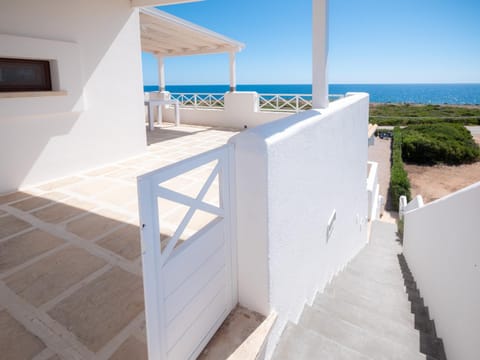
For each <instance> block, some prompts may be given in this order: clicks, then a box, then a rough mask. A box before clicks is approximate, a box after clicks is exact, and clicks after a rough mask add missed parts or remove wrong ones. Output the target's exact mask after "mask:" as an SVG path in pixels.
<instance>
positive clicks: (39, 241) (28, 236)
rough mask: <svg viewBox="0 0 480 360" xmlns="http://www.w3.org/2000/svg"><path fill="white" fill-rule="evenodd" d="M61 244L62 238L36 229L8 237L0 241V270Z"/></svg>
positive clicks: (9, 267) (62, 242)
mask: <svg viewBox="0 0 480 360" xmlns="http://www.w3.org/2000/svg"><path fill="white" fill-rule="evenodd" d="M62 244H64V241H63V240H62V239H60V238H57V237H55V236H53V235H51V234H49V233H47V232H44V231H42V230H38V229H35V230H32V231H29V232H27V233H24V234H22V235H18V236H15V237H13V238H11V239H8V240H7V241H4V242H2V243H0V272H3V271H5V270H8V269H11V268H12V267H15V266H17V265H20V264H23V263H24V262H25V261H28V260H30V259H32V258H33V257H35V256H38V255H40V254H43V253H44V252H46V251H48V250H51V249H53V248H55V247H57V246H59V245H62Z"/></svg>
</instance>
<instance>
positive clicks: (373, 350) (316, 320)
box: [299, 306, 426, 360]
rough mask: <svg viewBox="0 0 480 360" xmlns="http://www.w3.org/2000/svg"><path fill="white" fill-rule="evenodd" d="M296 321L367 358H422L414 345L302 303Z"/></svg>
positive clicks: (423, 358)
mask: <svg viewBox="0 0 480 360" xmlns="http://www.w3.org/2000/svg"><path fill="white" fill-rule="evenodd" d="M299 324H300V325H301V326H303V327H305V328H307V329H310V330H312V331H315V332H317V333H319V334H321V335H323V336H325V337H327V338H329V339H331V340H333V341H335V342H340V343H341V344H342V345H344V346H346V347H348V348H351V349H352V350H355V351H357V352H359V353H361V354H363V355H365V356H367V357H369V358H371V359H378V360H380V359H385V360H387V359H388V360H395V359H398V360H403V359H411V360H415V359H419V360H420V359H422V360H425V359H426V357H425V356H424V355H423V354H420V352H419V349H418V346H417V347H414V348H408V347H406V346H404V345H402V344H399V343H397V342H393V341H390V340H387V339H385V338H381V337H379V336H376V335H375V334H372V333H371V332H368V331H367V330H365V329H363V328H360V327H357V326H355V325H353V324H351V323H349V322H346V321H343V320H342V319H340V318H338V317H336V316H334V315H332V314H331V313H329V312H327V311H325V310H321V309H318V308H317V309H312V308H311V307H308V306H307V307H305V309H304V311H303V314H302V317H301V318H300V322H299Z"/></svg>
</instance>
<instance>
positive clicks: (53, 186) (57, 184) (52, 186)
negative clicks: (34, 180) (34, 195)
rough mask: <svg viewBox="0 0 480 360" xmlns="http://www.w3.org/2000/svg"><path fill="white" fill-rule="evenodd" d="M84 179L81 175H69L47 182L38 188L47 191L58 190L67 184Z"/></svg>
mask: <svg viewBox="0 0 480 360" xmlns="http://www.w3.org/2000/svg"><path fill="white" fill-rule="evenodd" d="M82 180H83V178H81V177H79V176H70V177H67V178H63V179H60V180H55V181H50V182H48V183H46V184H43V185H40V186H38V188H39V189H41V190H45V191H50V190H58V189H60V188H63V187H65V186H68V185H72V184H75V183H78V182H80V181H82Z"/></svg>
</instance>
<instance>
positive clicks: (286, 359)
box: [272, 323, 369, 360]
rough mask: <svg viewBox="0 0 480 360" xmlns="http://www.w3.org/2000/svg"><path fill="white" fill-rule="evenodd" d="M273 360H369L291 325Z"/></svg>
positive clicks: (313, 333) (287, 328)
mask: <svg viewBox="0 0 480 360" xmlns="http://www.w3.org/2000/svg"><path fill="white" fill-rule="evenodd" d="M272 359H276V360H298V359H305V360H310V359H321V360H369V358H368V357H366V356H363V355H361V354H360V353H358V352H356V351H354V350H351V349H348V348H346V347H345V346H343V345H340V344H339V343H336V342H335V341H332V340H330V339H328V338H326V337H324V336H322V335H320V334H318V333H317V332H315V331H312V330H309V329H306V328H304V327H302V326H298V325H293V324H291V323H289V324H288V325H287V326H286V328H285V330H284V331H283V334H282V337H281V340H280V342H279V343H278V345H277V347H276V349H275V352H274V354H273V357H272Z"/></svg>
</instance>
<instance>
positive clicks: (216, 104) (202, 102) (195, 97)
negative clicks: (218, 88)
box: [170, 93, 225, 109]
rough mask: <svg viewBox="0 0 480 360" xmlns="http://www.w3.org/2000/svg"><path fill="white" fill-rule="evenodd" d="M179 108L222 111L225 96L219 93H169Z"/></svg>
mask: <svg viewBox="0 0 480 360" xmlns="http://www.w3.org/2000/svg"><path fill="white" fill-rule="evenodd" d="M170 96H171V98H172V99H175V100H178V101H179V102H180V106H181V107H193V108H207V109H222V108H223V107H224V106H225V94H219V93H211V94H209V93H171V94H170Z"/></svg>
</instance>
